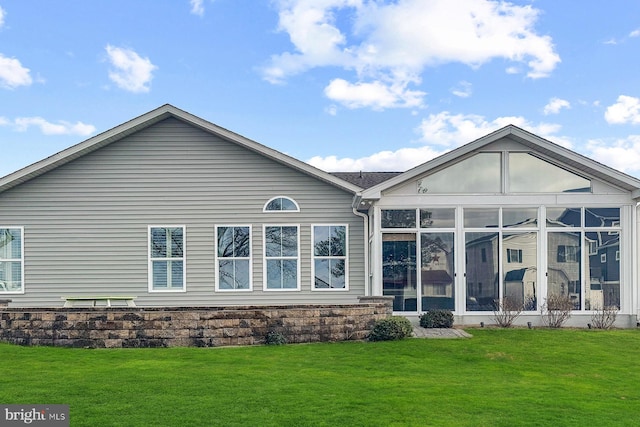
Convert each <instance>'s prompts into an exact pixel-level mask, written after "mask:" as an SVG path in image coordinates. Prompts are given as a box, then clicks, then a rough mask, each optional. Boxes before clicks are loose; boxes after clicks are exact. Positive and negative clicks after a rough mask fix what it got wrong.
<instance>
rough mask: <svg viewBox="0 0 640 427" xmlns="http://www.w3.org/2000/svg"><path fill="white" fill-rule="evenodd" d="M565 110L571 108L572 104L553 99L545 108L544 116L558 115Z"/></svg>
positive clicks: (563, 100)
mask: <svg viewBox="0 0 640 427" xmlns="http://www.w3.org/2000/svg"><path fill="white" fill-rule="evenodd" d="M563 108H571V104H570V103H569V101H567V100H566V99H560V98H551V99H550V100H549V103H548V104H547V105H545V106H544V110H543V112H544V115H545V116H548V115H549V114H558V113H559V112H560V110H562V109H563Z"/></svg>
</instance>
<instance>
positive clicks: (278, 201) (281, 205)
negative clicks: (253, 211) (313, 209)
mask: <svg viewBox="0 0 640 427" xmlns="http://www.w3.org/2000/svg"><path fill="white" fill-rule="evenodd" d="M262 211H263V212H300V206H298V203H297V202H296V201H295V200H293V199H292V198H290V197H286V196H277V197H273V198H271V199H269V201H268V202H267V203H265V204H264V208H263V209H262Z"/></svg>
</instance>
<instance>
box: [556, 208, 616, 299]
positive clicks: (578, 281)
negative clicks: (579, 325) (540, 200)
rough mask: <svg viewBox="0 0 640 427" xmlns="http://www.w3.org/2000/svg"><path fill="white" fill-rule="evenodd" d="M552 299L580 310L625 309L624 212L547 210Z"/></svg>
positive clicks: (598, 209) (586, 209)
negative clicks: (568, 300) (622, 267)
mask: <svg viewBox="0 0 640 427" xmlns="http://www.w3.org/2000/svg"><path fill="white" fill-rule="evenodd" d="M547 227H548V230H549V231H548V232H547V248H548V249H547V253H548V256H547V264H548V271H549V273H548V274H549V277H548V283H547V295H551V294H556V295H566V296H567V297H568V298H571V300H572V301H573V305H574V309H575V310H582V309H584V310H598V309H602V308H604V307H615V308H620V259H621V257H620V233H621V229H620V209H619V208H588V207H585V208H573V207H572V208H554V209H547Z"/></svg>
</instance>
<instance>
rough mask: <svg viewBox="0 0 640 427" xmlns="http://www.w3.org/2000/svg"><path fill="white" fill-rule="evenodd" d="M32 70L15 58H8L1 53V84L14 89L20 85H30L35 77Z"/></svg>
mask: <svg viewBox="0 0 640 427" xmlns="http://www.w3.org/2000/svg"><path fill="white" fill-rule="evenodd" d="M29 72H30V70H29V69H28V68H25V67H23V66H22V64H21V63H20V61H18V60H17V59H15V58H7V57H6V56H4V55H3V54H1V53H0V86H1V87H4V88H6V89H14V88H16V87H18V86H29V85H30V84H31V83H33V79H32V78H31V75H30V74H29Z"/></svg>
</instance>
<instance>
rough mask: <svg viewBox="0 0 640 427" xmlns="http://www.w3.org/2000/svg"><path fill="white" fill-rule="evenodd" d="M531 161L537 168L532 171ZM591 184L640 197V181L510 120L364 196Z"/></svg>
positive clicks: (555, 189)
mask: <svg viewBox="0 0 640 427" xmlns="http://www.w3.org/2000/svg"><path fill="white" fill-rule="evenodd" d="M510 162H514V167H511V168H510V167H509V163H510ZM525 166H526V168H529V169H530V168H534V169H533V170H534V171H535V173H534V174H531V175H530V176H527V175H526V173H523V170H524V169H525ZM530 170H531V169H530ZM509 174H511V176H509ZM590 183H591V185H592V186H593V188H597V189H600V190H602V191H606V192H615V193H620V192H631V193H632V194H633V195H634V197H640V180H638V179H636V178H634V177H631V176H629V175H626V174H624V173H622V172H619V171H617V170H615V169H612V168H610V167H608V166H605V165H602V164H600V163H598V162H595V161H594V160H592V159H590V158H587V157H584V156H582V155H580V154H578V153H575V152H573V151H571V150H568V149H566V148H564V147H561V146H559V145H557V144H554V143H552V142H550V141H547V140H545V139H543V138H540V137H538V136H536V135H533V134H531V133H529V132H526V131H524V130H522V129H520V128H518V127H516V126H513V125H509V126H506V127H504V128H502V129H500V130H498V131H496V132H493V133H492V134H489V135H487V136H485V137H483V138H480V139H478V140H476V141H473V142H470V143H468V144H466V145H463V146H461V147H459V148H457V149H455V150H452V151H450V152H448V153H445V154H443V155H441V156H439V157H437V158H435V159H433V160H430V161H428V162H426V163H423V164H422V165H419V166H417V167H415V168H413V169H411V170H409V171H407V172H405V173H403V174H401V175H398V176H396V177H394V178H392V179H389V180H388V181H385V182H383V183H381V184H379V185H376V186H374V187H371V188H369V189H367V190H365V191H363V192H362V199H369V200H376V199H379V198H380V197H381V196H382V194H390V193H396V194H398V193H401V194H462V193H465V194H479V193H480V194H482V193H485V194H486V193H505V192H513V193H541V192H549V193H566V192H587V191H591V188H589V186H590Z"/></svg>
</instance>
